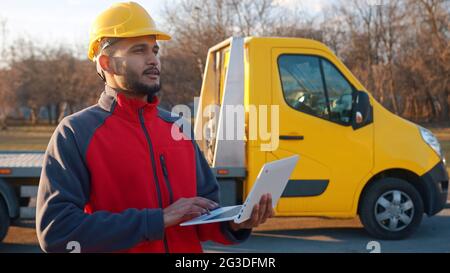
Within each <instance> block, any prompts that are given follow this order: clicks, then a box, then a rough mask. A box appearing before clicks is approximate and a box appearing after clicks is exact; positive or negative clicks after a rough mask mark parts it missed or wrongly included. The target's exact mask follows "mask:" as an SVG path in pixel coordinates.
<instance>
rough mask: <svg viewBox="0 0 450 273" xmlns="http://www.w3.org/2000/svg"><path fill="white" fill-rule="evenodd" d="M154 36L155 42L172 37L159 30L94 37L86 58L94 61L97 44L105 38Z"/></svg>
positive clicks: (134, 31) (143, 30)
mask: <svg viewBox="0 0 450 273" xmlns="http://www.w3.org/2000/svg"><path fill="white" fill-rule="evenodd" d="M150 35H152V36H155V37H156V40H160V41H168V40H170V39H172V37H171V36H170V35H169V34H167V33H165V32H162V31H159V30H155V29H142V30H133V31H130V32H125V33H120V34H119V35H108V36H105V37H96V39H95V41H96V42H94V43H91V45H90V47H89V51H88V57H89V59H90V60H91V61H93V60H94V57H95V52H96V51H97V49H98V48H97V47H98V44H99V42H100V40H101V39H103V38H106V37H110V38H134V37H142V36H150Z"/></svg>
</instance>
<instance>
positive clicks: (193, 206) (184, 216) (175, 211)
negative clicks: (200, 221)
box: [163, 197, 218, 227]
mask: <svg viewBox="0 0 450 273" xmlns="http://www.w3.org/2000/svg"><path fill="white" fill-rule="evenodd" d="M217 206H218V204H217V203H216V202H214V201H211V200H209V199H206V198H203V197H193V198H180V199H178V200H177V201H176V202H175V203H173V204H172V205H170V206H168V207H167V208H165V209H164V210H163V214H164V227H170V226H173V225H176V224H179V223H181V222H184V221H188V220H190V219H192V218H195V217H198V216H200V215H202V214H205V213H207V212H208V210H211V209H214V208H216V207H217Z"/></svg>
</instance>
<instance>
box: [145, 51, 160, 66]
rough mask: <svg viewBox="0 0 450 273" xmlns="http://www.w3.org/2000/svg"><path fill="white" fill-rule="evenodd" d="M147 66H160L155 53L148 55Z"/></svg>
mask: <svg viewBox="0 0 450 273" xmlns="http://www.w3.org/2000/svg"><path fill="white" fill-rule="evenodd" d="M146 63H147V65H154V66H158V65H159V58H158V57H157V56H156V55H155V53H153V52H152V53H150V54H148V57H147V62H146Z"/></svg>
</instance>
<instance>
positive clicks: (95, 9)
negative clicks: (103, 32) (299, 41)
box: [0, 0, 333, 45]
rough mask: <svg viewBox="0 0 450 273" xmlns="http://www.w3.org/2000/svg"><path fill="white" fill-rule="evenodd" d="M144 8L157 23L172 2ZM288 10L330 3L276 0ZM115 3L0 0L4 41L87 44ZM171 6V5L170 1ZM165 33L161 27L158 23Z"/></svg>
mask: <svg viewBox="0 0 450 273" xmlns="http://www.w3.org/2000/svg"><path fill="white" fill-rule="evenodd" d="M136 1H137V2H138V3H139V4H141V5H142V6H144V7H145V8H146V9H147V11H149V13H150V14H151V16H152V17H153V18H154V19H155V21H156V22H157V24H158V22H160V21H161V18H162V15H163V14H162V12H163V7H164V5H165V4H168V5H170V3H171V2H172V1H167V0H166V1H164V0H136ZM276 1H277V2H278V3H279V4H281V5H283V6H286V7H291V6H295V5H298V4H299V3H300V4H301V5H302V7H304V8H305V10H308V11H310V12H311V14H313V15H314V14H316V13H318V12H320V11H321V9H322V8H323V7H324V6H325V5H326V4H328V3H329V2H332V1H333V0H276ZM115 2H118V1H117V0H115V1H114V0H0V20H3V19H6V20H7V29H8V33H7V38H8V39H7V40H8V41H11V40H13V39H14V38H16V37H23V36H26V37H30V38H31V39H33V40H35V41H37V42H38V43H39V42H44V41H45V43H52V42H60V41H63V42H65V43H69V44H82V45H84V44H86V45H87V43H88V40H89V27H90V24H91V23H92V21H93V20H94V19H95V17H96V15H98V14H99V13H100V12H102V11H103V10H105V9H106V8H108V7H109V6H110V5H111V4H112V3H115ZM172 3H173V2H172ZM159 27H160V28H161V29H163V30H164V26H163V25H161V24H159Z"/></svg>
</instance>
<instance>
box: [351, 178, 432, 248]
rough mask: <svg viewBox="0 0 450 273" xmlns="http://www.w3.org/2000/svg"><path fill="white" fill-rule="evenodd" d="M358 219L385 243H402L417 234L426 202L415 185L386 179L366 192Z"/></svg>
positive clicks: (374, 184) (395, 179) (399, 180)
mask: <svg viewBox="0 0 450 273" xmlns="http://www.w3.org/2000/svg"><path fill="white" fill-rule="evenodd" d="M360 204H361V207H360V211H359V217H360V219H361V222H362V224H363V225H364V228H365V229H366V231H367V232H368V233H369V234H370V235H372V236H373V237H375V238H378V239H382V240H400V239H404V238H407V237H409V236H410V235H411V234H412V233H414V232H415V231H416V230H417V228H418V227H419V225H420V222H421V221H422V216H423V213H424V207H423V201H422V198H421V197H420V194H419V192H418V191H417V190H416V189H415V188H414V186H413V185H411V184H410V183H408V182H407V181H405V180H402V179H398V178H383V179H381V180H378V181H376V182H374V183H373V184H372V185H370V186H369V187H368V188H367V189H366V190H365V192H364V194H363V196H362V200H361V203H360Z"/></svg>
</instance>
